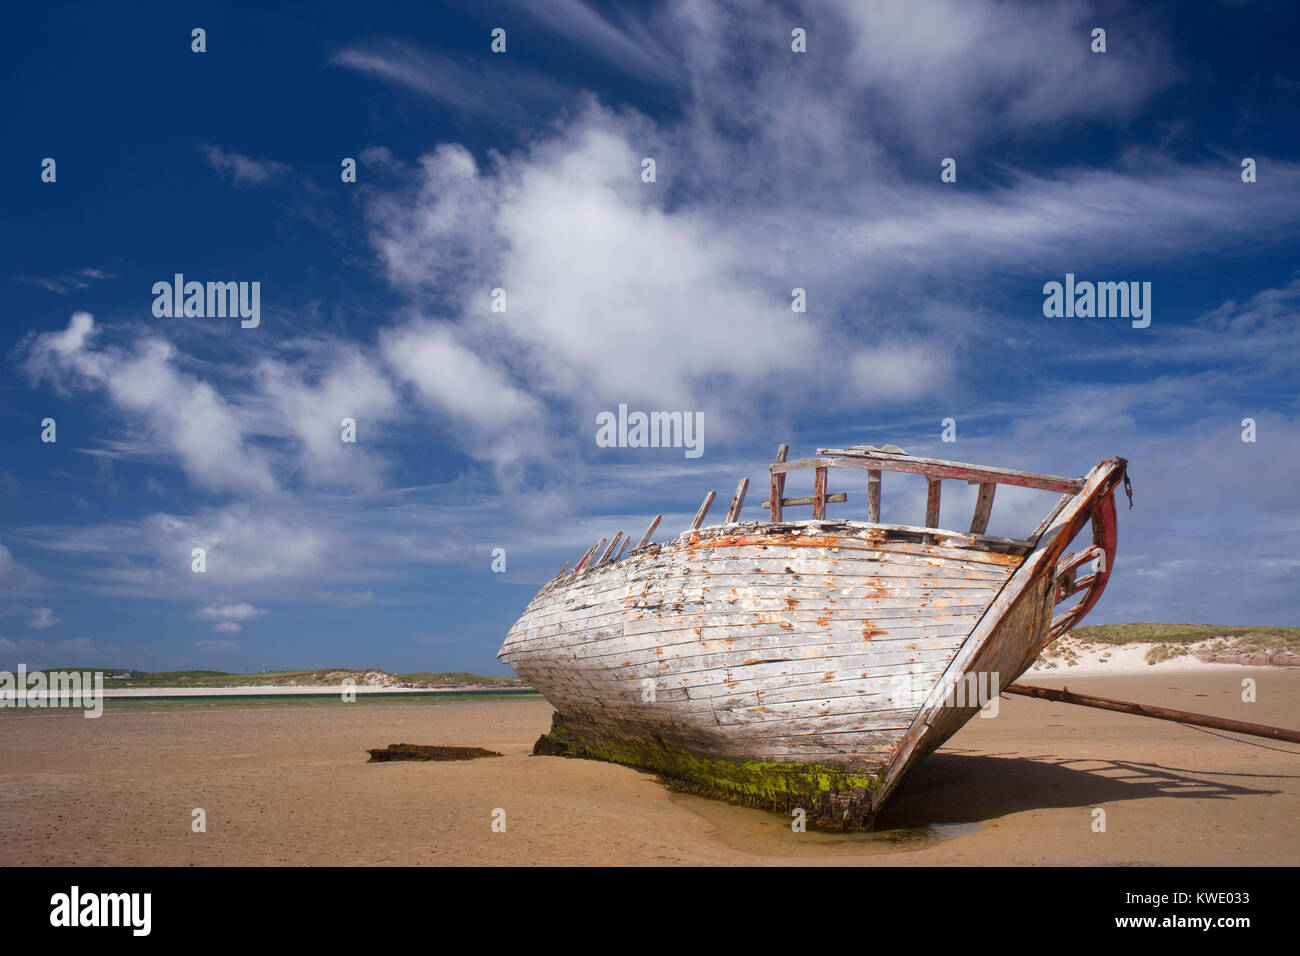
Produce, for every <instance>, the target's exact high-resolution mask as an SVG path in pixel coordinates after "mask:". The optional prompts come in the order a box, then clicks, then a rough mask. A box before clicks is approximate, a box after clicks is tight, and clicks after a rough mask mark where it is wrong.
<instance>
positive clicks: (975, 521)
mask: <svg viewBox="0 0 1300 956" xmlns="http://www.w3.org/2000/svg"><path fill="white" fill-rule="evenodd" d="M997 490H998V486H997V484H996V483H994V482H992V481H986V482H983V483H982V484H981V485H980V493H979V497H978V498H976V499H975V517H973V518H972V519H971V522H970V533H971V534H983V533H984V532H985V531H987V530H988V526H989V515H990V514H991V513H992V512H993V492H995V491H997Z"/></svg>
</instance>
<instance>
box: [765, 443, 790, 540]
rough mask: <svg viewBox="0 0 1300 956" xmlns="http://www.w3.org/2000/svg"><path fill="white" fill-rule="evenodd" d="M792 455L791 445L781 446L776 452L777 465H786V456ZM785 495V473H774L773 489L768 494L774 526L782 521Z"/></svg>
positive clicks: (770, 517)
mask: <svg viewBox="0 0 1300 956" xmlns="http://www.w3.org/2000/svg"><path fill="white" fill-rule="evenodd" d="M788 454H790V446H789V445H781V446H780V447H779V448H777V450H776V461H777V464H785V457H786V455H788ZM784 494H785V472H781V473H780V474H778V473H777V472H772V487H771V488H770V489H769V491H768V494H767V503H768V507H769V509H770V510H769V511H768V520H769V521H771V522H772V523H773V524H775V523H776V522H778V521H780V520H781V496H782V495H784Z"/></svg>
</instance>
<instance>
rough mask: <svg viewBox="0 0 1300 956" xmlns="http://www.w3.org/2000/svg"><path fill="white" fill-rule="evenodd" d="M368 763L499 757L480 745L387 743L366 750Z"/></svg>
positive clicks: (494, 752)
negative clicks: (368, 756) (385, 745)
mask: <svg viewBox="0 0 1300 956" xmlns="http://www.w3.org/2000/svg"><path fill="white" fill-rule="evenodd" d="M366 752H367V753H369V754H370V760H369V761H368V762H369V763H383V762H384V761H388V760H477V759H478V758H479V757H500V756H501V754H499V753H497V752H496V751H495V750H484V749H483V748H482V747H440V746H436V745H429V744H389V745H388V746H387V747H384V748H381V749H378V750H368V751H366Z"/></svg>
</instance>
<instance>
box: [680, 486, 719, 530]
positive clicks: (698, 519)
mask: <svg viewBox="0 0 1300 956" xmlns="http://www.w3.org/2000/svg"><path fill="white" fill-rule="evenodd" d="M716 494H717V492H716V491H710V492H709V493H708V494H707V495H705V496H704V503H703V504H701V505H700V510H699V511H697V512H695V520H694V521H692V522H691V526H690V527H689V528H688V529H687V530H688V531H698V530H699V528H700V525H702V524H703V523H704V516H705V515H707V514H708V513H709V505H711V504H713V498H714V496H715V495H716Z"/></svg>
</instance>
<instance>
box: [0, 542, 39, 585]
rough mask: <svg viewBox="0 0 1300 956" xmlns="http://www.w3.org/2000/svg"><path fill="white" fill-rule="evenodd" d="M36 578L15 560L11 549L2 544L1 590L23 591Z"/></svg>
mask: <svg viewBox="0 0 1300 956" xmlns="http://www.w3.org/2000/svg"><path fill="white" fill-rule="evenodd" d="M34 580H35V575H33V574H32V572H31V571H29V570H28V569H27V568H26V567H24V566H23V565H21V564H19V563H18V562H17V561H15V560H14V556H13V554H11V553H10V551H9V549H8V548H6V547H5V546H4V545H3V544H0V592H15V591H21V590H23V589H24V588H26V587H27V586H28V585H30V584H31V583H32V582H33V581H34Z"/></svg>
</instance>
